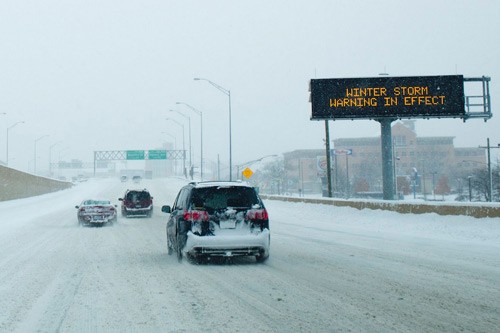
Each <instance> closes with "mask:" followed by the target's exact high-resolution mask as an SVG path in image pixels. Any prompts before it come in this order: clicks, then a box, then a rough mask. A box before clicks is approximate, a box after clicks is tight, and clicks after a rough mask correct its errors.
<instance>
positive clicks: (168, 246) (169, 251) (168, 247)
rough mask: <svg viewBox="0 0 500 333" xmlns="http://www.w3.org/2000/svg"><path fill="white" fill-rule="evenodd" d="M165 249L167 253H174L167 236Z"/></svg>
mask: <svg viewBox="0 0 500 333" xmlns="http://www.w3.org/2000/svg"><path fill="white" fill-rule="evenodd" d="M167 250H168V255H169V256H170V255H172V253H174V250H173V249H172V245H171V244H170V241H169V240H168V236H167Z"/></svg>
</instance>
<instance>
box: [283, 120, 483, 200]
mask: <svg viewBox="0 0 500 333" xmlns="http://www.w3.org/2000/svg"><path fill="white" fill-rule="evenodd" d="M392 139H393V156H394V164H393V170H394V174H395V177H396V179H395V180H396V184H397V189H398V192H399V193H405V194H408V193H409V192H412V191H415V192H418V193H420V194H424V195H428V194H432V193H435V192H443V191H444V192H446V191H450V189H453V188H455V187H457V183H458V182H460V181H459V180H458V179H460V178H461V177H464V175H467V174H468V173H470V172H471V171H472V170H474V169H477V168H480V167H485V163H486V152H485V149H482V148H456V147H455V146H454V142H453V140H454V137H448V136H435V137H434V136H433V137H418V136H417V133H416V131H415V120H405V121H397V122H394V123H393V126H392ZM332 148H334V149H335V150H337V151H340V150H348V149H350V150H352V155H339V156H332V184H333V189H334V192H337V193H347V194H354V193H359V192H381V191H382V158H381V143H380V136H378V137H363V138H351V139H335V140H333V147H332ZM322 159H323V160H324V159H325V151H324V150H321V149H318V150H296V151H293V152H289V153H285V154H284V162H285V170H286V172H287V178H288V184H289V185H290V186H291V188H292V189H299V188H300V189H302V190H303V191H304V192H305V193H307V192H318V193H319V192H321V187H322V182H321V176H324V172H323V171H322V169H321V167H320V164H321V160H322ZM347 180H348V181H347Z"/></svg>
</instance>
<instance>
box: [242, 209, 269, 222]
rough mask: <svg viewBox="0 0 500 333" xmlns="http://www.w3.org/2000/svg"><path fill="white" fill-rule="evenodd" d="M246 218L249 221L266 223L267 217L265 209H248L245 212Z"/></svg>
mask: <svg viewBox="0 0 500 333" xmlns="http://www.w3.org/2000/svg"><path fill="white" fill-rule="evenodd" d="M246 218H247V220H250V221H267V220H269V215H268V214H267V210H265V209H250V210H249V211H247V214H246Z"/></svg>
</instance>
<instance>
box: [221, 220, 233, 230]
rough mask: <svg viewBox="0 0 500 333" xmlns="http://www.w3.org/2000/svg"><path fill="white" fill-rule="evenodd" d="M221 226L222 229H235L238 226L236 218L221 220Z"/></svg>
mask: <svg viewBox="0 0 500 333" xmlns="http://www.w3.org/2000/svg"><path fill="white" fill-rule="evenodd" d="M219 226H220V228H221V229H234V228H236V220H226V221H220V222H219Z"/></svg>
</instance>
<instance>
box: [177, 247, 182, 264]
mask: <svg viewBox="0 0 500 333" xmlns="http://www.w3.org/2000/svg"><path fill="white" fill-rule="evenodd" d="M177 261H178V262H182V249H181V247H180V246H179V245H177Z"/></svg>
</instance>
